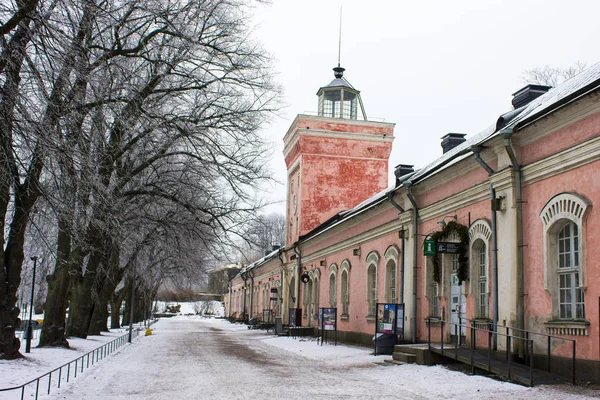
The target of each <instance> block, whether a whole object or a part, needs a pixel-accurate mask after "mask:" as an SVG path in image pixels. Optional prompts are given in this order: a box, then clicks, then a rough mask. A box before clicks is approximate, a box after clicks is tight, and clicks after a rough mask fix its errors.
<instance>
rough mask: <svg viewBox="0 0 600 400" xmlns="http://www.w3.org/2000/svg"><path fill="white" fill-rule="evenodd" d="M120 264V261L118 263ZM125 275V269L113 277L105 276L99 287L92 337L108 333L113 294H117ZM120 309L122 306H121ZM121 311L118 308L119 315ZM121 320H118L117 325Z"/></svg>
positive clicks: (91, 325)
mask: <svg viewBox="0 0 600 400" xmlns="http://www.w3.org/2000/svg"><path fill="white" fill-rule="evenodd" d="M117 262H118V261H117ZM113 271H114V268H111V269H109V272H113ZM124 273H125V270H124V269H118V265H117V271H116V273H115V274H113V276H104V274H103V277H102V279H100V280H101V282H100V283H99V284H98V285H97V286H98V297H97V299H96V300H95V301H94V303H95V304H94V312H93V313H92V317H91V323H90V330H89V332H88V334H90V335H99V334H100V332H108V325H107V324H108V303H109V302H110V301H111V299H112V298H113V293H114V292H115V288H116V287H117V285H118V284H119V282H121V279H122V278H123V274H124ZM119 307H120V305H119ZM118 311H119V309H118V308H117V315H118ZM112 321H113V319H112V316H111V325H112ZM118 321H119V319H118V318H117V324H118Z"/></svg>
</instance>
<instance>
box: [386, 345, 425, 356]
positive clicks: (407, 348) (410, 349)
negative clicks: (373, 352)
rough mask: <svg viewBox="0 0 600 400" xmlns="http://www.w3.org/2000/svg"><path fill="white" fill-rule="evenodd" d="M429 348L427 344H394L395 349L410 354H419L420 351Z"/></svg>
mask: <svg viewBox="0 0 600 400" xmlns="http://www.w3.org/2000/svg"><path fill="white" fill-rule="evenodd" d="M428 348H429V346H428V345H427V344H397V345H395V346H394V351H398V352H402V353H408V354H418V353H419V352H423V351H425V350H428Z"/></svg>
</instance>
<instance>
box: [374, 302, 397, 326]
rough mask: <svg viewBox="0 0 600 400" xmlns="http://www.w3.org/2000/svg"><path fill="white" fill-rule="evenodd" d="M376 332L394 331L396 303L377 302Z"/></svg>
mask: <svg viewBox="0 0 600 400" xmlns="http://www.w3.org/2000/svg"><path fill="white" fill-rule="evenodd" d="M376 324H377V331H376V333H396V304H392V303H377V323H376Z"/></svg>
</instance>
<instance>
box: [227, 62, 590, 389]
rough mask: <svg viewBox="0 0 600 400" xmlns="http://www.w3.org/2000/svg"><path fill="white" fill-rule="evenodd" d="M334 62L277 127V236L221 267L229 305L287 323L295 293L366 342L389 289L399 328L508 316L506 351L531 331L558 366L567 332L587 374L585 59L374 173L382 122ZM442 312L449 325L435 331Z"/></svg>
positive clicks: (424, 332) (438, 334) (386, 145)
mask: <svg viewBox="0 0 600 400" xmlns="http://www.w3.org/2000/svg"><path fill="white" fill-rule="evenodd" d="M342 73H343V69H341V70H340V69H339V68H337V69H336V78H335V79H334V81H332V82H331V84H329V85H328V86H325V87H323V88H321V89H320V90H319V92H318V97H319V113H318V114H319V115H318V116H308V115H298V117H297V118H296V120H295V121H294V122H293V124H292V126H291V127H290V129H289V131H288V133H287V134H286V136H285V138H284V142H285V148H284V153H285V157H286V164H287V169H288V205H287V219H288V232H287V236H286V238H287V246H286V247H285V248H283V249H280V250H277V251H274V252H273V253H271V254H270V255H268V256H267V257H265V258H263V259H262V260H259V261H258V262H256V263H254V264H251V265H249V266H247V267H246V268H245V269H244V270H242V272H241V274H240V275H238V276H237V277H236V278H234V279H233V280H232V281H231V287H230V292H229V296H228V297H227V300H226V301H227V306H226V310H228V312H229V315H230V316H231V317H233V318H248V317H249V316H259V317H262V315H263V311H264V310H273V311H274V312H275V314H277V315H278V316H280V317H282V319H283V321H284V323H287V322H288V321H289V316H288V313H289V309H290V308H301V309H302V325H303V326H307V327H315V325H316V318H317V313H318V308H319V307H335V308H337V311H338V321H337V328H338V335H339V337H340V339H342V340H348V341H355V342H361V343H365V344H366V343H370V341H371V338H372V336H373V335H374V333H375V321H376V315H375V314H376V304H377V303H394V304H396V303H398V304H404V306H405V313H404V334H403V336H402V337H400V339H401V341H403V342H406V343H418V342H426V341H427V340H428V335H429V334H430V333H431V336H432V337H435V338H437V339H436V340H438V341H439V340H440V339H443V340H444V341H447V342H450V341H452V340H455V339H456V337H455V336H456V335H458V336H461V337H463V339H462V340H463V341H464V342H470V341H472V339H473V336H471V334H470V333H469V329H470V327H479V328H485V329H488V328H489V327H495V330H496V332H497V334H498V335H500V336H502V334H504V333H507V332H512V333H513V334H514V332H518V330H524V331H527V332H528V335H529V336H528V337H529V338H531V341H530V342H525V341H515V342H514V344H513V345H511V347H510V352H511V354H514V355H515V357H518V356H523V352H524V348H523V346H524V343H528V344H527V346H530V345H531V343H533V347H534V352H535V353H536V354H538V353H539V354H545V353H544V352H545V351H546V349H547V348H548V347H550V348H551V357H552V362H553V365H555V366H556V368H561V367H563V366H564V368H570V367H567V365H570V364H569V363H570V361H569V360H570V358H571V357H572V355H573V343H575V344H576V363H577V374H578V377H579V378H580V379H586V380H595V381H600V329H599V324H600V263H599V262H598V260H600V250H599V248H598V246H595V241H594V239H597V238H600V215H599V214H598V211H597V210H596V208H597V207H594V205H596V206H597V205H598V204H600V161H599V160H600V64H598V65H595V66H593V67H591V68H589V69H588V70H586V71H584V72H583V73H582V74H580V75H579V76H576V77H574V78H572V79H570V80H569V81H567V82H565V83H563V84H561V85H559V86H558V87H556V88H552V89H550V88H548V87H544V86H539V85H528V86H526V87H524V88H523V89H521V90H519V91H518V92H516V93H514V94H513V106H514V110H513V111H511V112H509V113H507V114H504V115H501V116H499V117H498V119H497V120H496V121H490V123H491V124H492V126H491V127H490V128H488V129H486V130H484V131H482V132H480V133H479V134H476V135H473V136H470V137H467V138H465V135H462V134H456V133H450V134H447V135H445V136H444V137H443V138H442V139H443V140H442V147H443V155H442V156H441V157H440V158H439V159H437V160H435V161H433V162H432V163H431V164H429V165H428V166H426V167H425V168H422V169H420V170H417V171H413V169H412V167H411V166H407V165H399V166H398V167H396V171H395V172H396V176H397V179H396V185H395V186H394V187H390V188H386V183H387V172H388V158H389V154H390V151H391V143H392V140H393V136H394V135H393V128H394V125H393V124H386V123H380V122H372V121H368V120H367V118H366V115H365V114H364V112H361V111H362V103H361V101H360V94H359V92H358V91H357V90H355V89H354V88H353V87H352V86H351V85H350V84H349V83H348V82H347V81H346V80H345V79H344V78H343V76H342ZM549 89H550V90H549ZM360 117H362V119H359V118H360ZM431 240H436V243H435V244H434V243H433V242H432V241H431ZM426 241H427V242H426ZM432 247H433V248H435V249H437V250H441V251H445V252H438V253H437V254H435V255H425V250H428V251H429V250H431V249H432ZM428 254H431V253H428ZM303 276H304V280H306V281H307V282H306V283H303V282H302V279H301V278H302V277H303ZM273 299H276V300H273ZM265 315H266V314H265ZM431 318H433V319H431ZM443 324H445V326H446V327H448V326H455V327H456V328H452V329H446V330H445V331H444V334H443V336H442V326H443ZM452 324H457V325H452ZM458 325H461V326H463V327H462V328H460V329H459V328H458ZM473 332H477V331H473ZM548 337H550V340H549V339H548ZM485 338H487V334H485V333H483V334H482V332H479V333H476V339H477V343H483V342H484V341H485ZM506 347H507V346H506V342H505V341H503V340H500V339H498V343H497V348H498V350H500V351H506V350H507V349H506ZM537 362H538V360H536V363H537Z"/></svg>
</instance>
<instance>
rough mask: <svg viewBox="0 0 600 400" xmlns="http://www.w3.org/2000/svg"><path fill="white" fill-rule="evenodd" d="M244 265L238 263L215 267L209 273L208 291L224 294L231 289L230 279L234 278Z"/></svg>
mask: <svg viewBox="0 0 600 400" xmlns="http://www.w3.org/2000/svg"><path fill="white" fill-rule="evenodd" d="M241 269H242V267H241V266H240V265H237V264H225V265H221V266H218V267H215V268H214V269H213V270H212V271H210V273H209V274H208V293H212V294H215V295H219V296H221V297H222V296H223V295H225V294H226V293H227V292H228V290H229V281H230V280H232V279H233V278H234V277H235V276H236V275H237V274H238V273H239V272H240V271H241Z"/></svg>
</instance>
